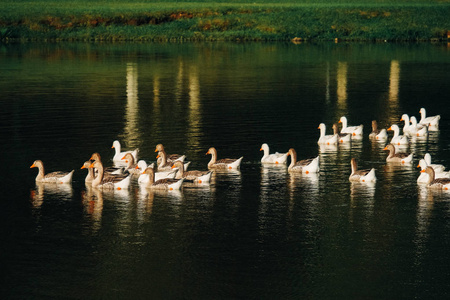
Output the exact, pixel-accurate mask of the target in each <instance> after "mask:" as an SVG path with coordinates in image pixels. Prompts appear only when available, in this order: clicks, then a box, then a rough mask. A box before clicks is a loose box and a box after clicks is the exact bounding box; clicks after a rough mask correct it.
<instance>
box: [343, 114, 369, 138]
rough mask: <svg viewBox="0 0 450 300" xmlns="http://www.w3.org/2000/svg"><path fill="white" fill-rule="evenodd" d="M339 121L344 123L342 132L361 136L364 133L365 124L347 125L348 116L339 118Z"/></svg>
mask: <svg viewBox="0 0 450 300" xmlns="http://www.w3.org/2000/svg"><path fill="white" fill-rule="evenodd" d="M339 123H342V129H341V132H342V133H351V134H352V135H353V136H361V135H362V134H363V125H358V126H347V118H346V117H345V116H342V117H341V118H340V119H339Z"/></svg>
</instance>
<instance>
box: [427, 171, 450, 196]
mask: <svg viewBox="0 0 450 300" xmlns="http://www.w3.org/2000/svg"><path fill="white" fill-rule="evenodd" d="M420 172H421V173H427V174H428V176H429V178H428V183H427V187H428V188H430V189H438V190H445V191H448V190H449V189H450V178H435V172H434V170H433V168H432V167H430V166H428V167H427V168H426V169H425V170H422V171H420Z"/></svg>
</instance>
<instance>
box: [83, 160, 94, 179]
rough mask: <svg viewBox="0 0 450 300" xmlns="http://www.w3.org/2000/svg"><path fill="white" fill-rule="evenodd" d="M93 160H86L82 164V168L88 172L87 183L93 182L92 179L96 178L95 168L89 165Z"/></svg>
mask: <svg viewBox="0 0 450 300" xmlns="http://www.w3.org/2000/svg"><path fill="white" fill-rule="evenodd" d="M91 163H92V162H91V161H90V160H88V161H85V162H84V164H83V166H81V169H87V170H88V173H87V175H86V178H85V179H84V182H86V183H92V180H94V179H95V175H94V169H93V168H89V166H90V165H91Z"/></svg>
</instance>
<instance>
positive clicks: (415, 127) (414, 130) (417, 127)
mask: <svg viewBox="0 0 450 300" xmlns="http://www.w3.org/2000/svg"><path fill="white" fill-rule="evenodd" d="M410 121H411V125H410V126H409V128H410V129H409V131H410V133H411V134H412V135H415V136H418V137H423V136H427V135H428V126H426V125H423V124H417V119H416V117H414V116H412V117H411V118H410Z"/></svg>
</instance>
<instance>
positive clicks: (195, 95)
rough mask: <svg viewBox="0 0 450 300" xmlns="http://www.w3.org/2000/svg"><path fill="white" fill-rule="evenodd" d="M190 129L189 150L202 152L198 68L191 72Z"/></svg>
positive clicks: (192, 69) (193, 68)
mask: <svg viewBox="0 0 450 300" xmlns="http://www.w3.org/2000/svg"><path fill="white" fill-rule="evenodd" d="M188 120H189V128H188V131H187V143H188V148H189V149H192V150H200V148H201V146H200V142H199V137H200V134H201V124H202V107H201V102H200V82H199V78H198V71H197V67H195V66H193V67H192V68H191V69H190V72H189V118H188Z"/></svg>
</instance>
